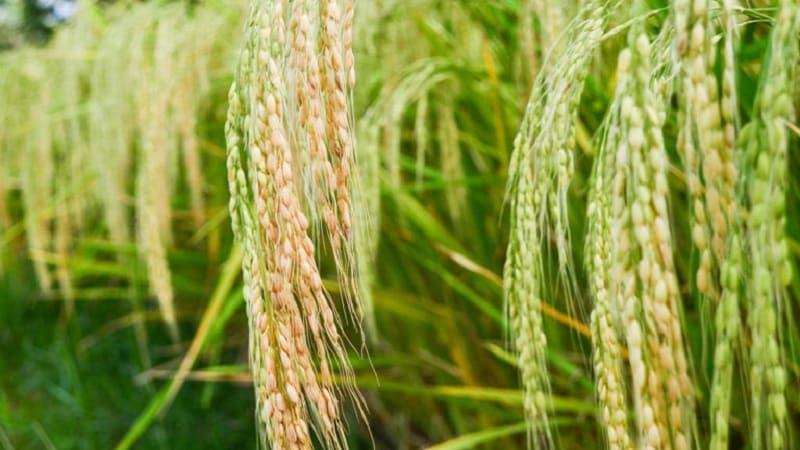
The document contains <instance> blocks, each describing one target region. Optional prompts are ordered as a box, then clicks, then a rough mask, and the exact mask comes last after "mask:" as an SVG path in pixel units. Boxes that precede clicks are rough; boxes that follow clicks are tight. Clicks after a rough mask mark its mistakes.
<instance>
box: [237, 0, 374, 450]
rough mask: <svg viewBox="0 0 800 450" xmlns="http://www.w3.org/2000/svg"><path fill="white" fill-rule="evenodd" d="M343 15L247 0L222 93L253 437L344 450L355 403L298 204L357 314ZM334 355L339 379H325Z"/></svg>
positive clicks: (328, 6)
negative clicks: (242, 32) (232, 71)
mask: <svg viewBox="0 0 800 450" xmlns="http://www.w3.org/2000/svg"><path fill="white" fill-rule="evenodd" d="M351 20H352V5H349V4H345V5H344V7H343V8H342V6H341V5H339V4H338V3H337V2H334V1H323V2H322V4H320V2H319V1H317V0H303V1H297V2H294V3H293V4H289V3H288V2H284V1H281V0H270V1H254V2H252V3H251V6H250V16H249V19H248V29H247V39H246V44H245V47H244V48H243V50H242V54H241V57H240V67H239V70H238V72H237V77H236V80H237V81H236V82H235V83H234V85H233V86H232V88H231V92H230V99H229V100H230V102H229V113H228V121H227V125H226V136H227V141H228V179H229V189H230V191H231V203H230V209H231V217H232V218H233V219H232V222H233V223H232V224H233V228H234V231H235V233H236V234H237V238H238V239H239V240H240V241H241V242H242V248H243V252H244V259H243V263H242V270H243V273H244V279H245V288H244V296H245V300H246V302H247V308H248V316H249V322H250V339H251V340H250V363H251V368H252V371H253V374H254V384H255V390H256V403H257V417H258V420H259V424H260V427H259V428H260V430H261V432H262V433H263V434H262V443H263V444H264V445H267V443H269V444H271V445H272V447H273V448H309V449H310V448H311V446H312V440H311V430H313V431H314V432H315V433H316V434H317V436H318V437H319V438H320V439H321V441H322V442H323V444H325V446H327V447H332V448H345V447H346V446H347V444H346V440H345V434H344V422H343V418H342V406H341V402H340V399H341V398H342V396H345V397H347V398H350V399H352V400H354V401H355V403H356V406H357V407H358V408H359V410H361V408H362V406H361V401H360V400H359V397H358V396H357V394H356V393H355V390H354V389H353V387H352V369H350V368H349V366H348V364H347V354H346V352H345V350H344V338H343V337H342V336H341V335H340V333H339V329H338V327H339V324H338V318H337V313H336V312H335V310H334V307H333V305H332V301H331V298H330V296H329V294H328V293H327V292H326V290H325V289H324V287H323V286H322V282H321V276H320V272H319V268H318V265H317V261H316V259H315V246H314V244H313V242H312V240H311V237H310V236H309V231H310V227H311V226H312V225H313V224H312V223H311V222H310V221H309V219H308V216H307V214H306V213H305V212H304V211H303V202H308V204H312V203H314V202H317V204H316V205H315V206H316V207H318V208H319V210H316V209H313V210H312V211H314V212H313V213H312V217H314V216H320V219H321V221H322V230H323V231H324V233H325V236H326V238H327V241H328V242H329V243H330V248H331V250H332V253H333V257H334V261H335V262H336V265H337V268H338V272H339V275H340V282H341V285H342V288H343V290H344V292H345V294H344V295H343V298H344V300H345V302H346V306H347V308H348V311H349V313H350V314H351V315H355V314H356V312H357V311H358V308H359V307H358V305H357V304H355V302H356V301H357V298H358V297H357V294H356V289H357V288H358V286H359V284H358V280H357V279H356V277H355V270H356V269H357V263H356V262H355V261H354V259H353V258H352V255H353V253H352V252H353V250H352V245H353V239H351V233H355V236H358V234H357V233H358V232H359V231H358V230H357V229H356V230H352V229H351V228H352V226H353V225H354V223H355V224H356V225H357V224H359V223H360V222H359V221H358V220H356V221H355V222H353V221H352V220H351V216H350V214H351V211H350V208H351V204H350V198H351V196H350V189H352V184H351V183H353V178H351V177H356V179H357V175H355V174H354V169H355V165H354V147H353V146H354V140H353V136H352V124H351V122H350V120H351V119H350V118H351V112H350V106H349V100H348V94H347V92H348V90H349V89H351V88H352V84H353V83H354V81H355V80H354V76H353V75H352V70H353V66H352V54H351V53H350V45H351V42H350V37H349V36H350V34H349V33H350V31H349V27H350V25H348V22H350V21H351ZM319 56H321V57H319ZM356 239H357V238H356ZM332 360H335V361H337V362H338V364H339V366H340V367H341V371H342V377H343V379H344V381H345V384H344V385H343V386H337V385H335V384H334V378H333V373H332V370H331V361H332Z"/></svg>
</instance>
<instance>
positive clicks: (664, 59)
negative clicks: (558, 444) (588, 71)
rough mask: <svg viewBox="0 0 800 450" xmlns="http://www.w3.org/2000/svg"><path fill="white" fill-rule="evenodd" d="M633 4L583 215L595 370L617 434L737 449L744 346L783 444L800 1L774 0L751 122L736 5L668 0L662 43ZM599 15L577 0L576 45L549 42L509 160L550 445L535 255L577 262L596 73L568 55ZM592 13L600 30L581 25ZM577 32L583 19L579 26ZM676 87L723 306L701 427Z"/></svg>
mask: <svg viewBox="0 0 800 450" xmlns="http://www.w3.org/2000/svg"><path fill="white" fill-rule="evenodd" d="M641 3H643V2H641ZM593 6H594V7H597V6H598V5H593ZM598 9H600V8H598ZM608 10H609V8H608V6H606V8H605V11H608ZM633 10H634V13H633V15H632V16H631V17H632V20H631V22H630V29H629V32H628V45H627V48H625V49H623V50H622V51H621V52H620V53H619V58H618V66H617V76H616V90H615V93H614V97H613V101H612V103H611V107H610V109H609V111H608V114H607V116H606V118H605V121H604V124H603V126H602V128H601V132H600V133H599V135H598V139H597V154H596V155H595V162H594V170H593V171H592V176H591V181H590V184H589V186H590V192H589V201H588V210H587V215H586V218H587V239H586V250H585V253H584V255H585V267H586V271H587V277H588V287H589V291H590V292H591V294H592V297H593V300H594V307H593V311H592V314H591V319H590V323H591V330H592V343H593V356H594V367H595V372H596V379H597V392H598V401H599V403H600V406H601V414H600V416H601V417H600V418H601V421H602V423H603V425H604V431H605V434H606V436H607V442H608V446H609V448H612V449H631V448H647V449H678V450H679V449H687V448H690V447H696V446H701V447H705V446H709V447H710V448H712V449H714V450H723V449H726V448H728V445H729V416H730V412H731V396H732V392H733V390H732V386H733V379H734V368H735V365H734V358H735V356H736V355H737V354H743V355H745V359H744V361H743V364H744V367H748V368H749V370H747V371H746V372H747V373H744V374H743V379H744V380H745V382H746V383H747V384H746V386H747V387H748V388H749V390H750V401H749V403H748V406H747V407H748V411H747V412H746V414H747V415H748V417H749V419H750V426H751V429H752V436H753V441H752V443H753V448H772V449H778V448H787V446H789V442H788V438H789V436H788V435H787V428H786V420H787V414H788V413H787V406H786V400H785V389H786V385H787V377H788V375H787V373H786V369H785V368H784V365H785V361H784V360H783V358H784V357H783V356H782V352H783V350H782V348H783V347H784V346H785V344H783V343H782V332H781V327H782V324H783V323H786V320H787V319H786V317H785V313H786V310H787V308H786V306H784V305H785V295H786V294H785V287H786V286H787V285H788V284H789V283H790V281H791V279H792V270H791V262H790V260H789V257H790V256H789V251H788V246H787V240H786V237H785V225H786V213H785V209H786V207H785V202H786V199H785V196H786V193H785V192H784V189H785V186H786V182H787V179H786V171H787V156H786V154H787V149H788V144H789V141H790V136H789V133H790V131H789V128H788V127H787V126H786V123H793V120H794V117H795V116H794V111H793V108H792V100H791V99H793V98H794V97H793V95H794V91H793V90H792V89H793V88H794V87H795V86H796V81H792V80H795V76H796V67H797V62H798V49H797V46H798V42H797V33H798V30H800V22H799V21H800V8H799V7H798V5H797V3H796V2H793V1H782V2H778V8H777V10H776V11H777V12H776V16H775V24H774V27H773V31H772V35H771V38H770V39H771V45H770V50H769V53H768V55H767V56H766V58H765V60H764V66H763V69H762V70H763V71H764V75H763V77H762V79H763V80H764V81H763V82H762V84H761V85H760V86H759V93H758V96H757V100H756V105H755V112H754V115H753V117H752V121H751V122H750V123H749V124H748V125H746V126H745V127H744V128H743V129H742V132H741V133H737V130H738V129H739V127H740V126H739V124H738V121H739V118H738V110H739V108H740V107H739V104H738V99H737V98H736V89H735V73H736V61H735V60H734V56H735V48H736V46H737V45H738V42H737V29H736V27H737V17H736V14H737V11H739V10H740V8H739V7H738V5H736V2H734V1H733V0H725V1H722V2H718V3H713V2H709V1H707V0H680V1H675V2H672V3H671V6H670V8H669V10H668V14H669V17H667V18H666V19H661V20H665V21H664V23H663V26H662V27H661V32H660V33H659V35H658V36H657V37H656V38H655V39H654V40H652V41H651V38H650V36H649V35H648V33H647V32H646V27H645V21H646V20H647V18H648V17H649V16H651V12H649V11H646V10H645V8H644V5H643V4H638V7H637V8H633ZM526 11H527V10H526ZM595 14H598V13H595ZM594 20H598V22H597V24H596V25H594V23H593V21H594ZM604 20H605V19H604V18H603V17H593V16H592V15H584V16H581V14H578V16H577V19H576V21H574V22H573V23H572V24H571V25H570V26H569V28H568V31H567V32H566V33H565V34H566V35H570V36H573V39H572V42H573V43H570V44H568V45H566V46H564V47H563V48H560V49H559V47H558V44H557V43H554V44H552V45H553V51H552V53H551V56H550V57H551V58H554V61H551V64H550V66H551V67H552V69H549V71H547V69H545V72H544V73H542V74H540V75H539V79H538V80H537V83H536V85H535V86H534V90H533V95H532V97H531V100H530V103H529V105H528V111H527V112H526V115H525V118H524V119H523V124H522V127H521V131H520V134H519V135H518V136H517V141H516V142H515V149H514V154H513V157H512V162H511V170H510V180H511V181H510V184H511V186H512V191H511V194H512V196H511V199H510V202H511V220H512V222H511V227H512V229H511V237H510V244H509V249H508V254H507V257H508V259H507V263H506V264H507V265H506V272H505V280H506V296H507V302H508V303H507V305H508V310H509V314H510V319H511V321H512V325H513V328H514V332H515V343H516V346H517V349H518V351H519V355H520V367H521V372H522V378H523V382H524V384H525V390H526V397H525V407H526V413H527V417H528V419H529V420H530V422H531V423H532V424H533V425H535V426H536V427H537V429H543V430H544V431H542V432H541V433H540V432H536V434H534V435H533V437H534V439H533V443H534V444H536V446H537V447H540V448H548V447H552V446H553V439H552V437H551V434H550V432H549V431H547V415H546V411H547V406H546V399H545V398H546V396H547V394H548V386H549V382H548V380H547V369H546V367H545V361H544V346H545V342H546V338H545V336H544V333H543V331H542V323H541V315H540V313H539V309H540V307H541V305H540V302H541V300H540V299H541V298H542V296H543V295H545V292H546V291H545V289H547V288H546V286H545V283H546V282H547V281H548V277H547V272H546V269H545V265H544V263H543V259H542V258H543V256H542V254H543V252H546V251H548V250H546V249H547V248H548V246H550V245H553V246H554V247H555V250H556V254H557V256H558V264H559V265H560V270H559V273H560V276H562V277H567V278H568V277H570V276H571V274H570V273H569V267H568V266H569V263H570V260H569V258H570V254H569V250H568V245H569V234H568V229H566V228H565V226H564V221H565V220H566V206H567V205H566V190H567V189H568V187H569V183H570V180H571V176H572V165H573V163H572V154H571V152H572V147H574V143H573V140H574V138H573V137H572V136H571V133H573V131H572V126H571V125H570V124H571V123H573V122H572V121H573V116H572V114H574V111H575V108H576V104H575V102H577V98H578V97H579V95H580V91H579V88H577V87H576V85H577V86H579V85H580V84H581V83H582V81H583V77H585V71H584V69H580V70H576V71H574V72H569V71H568V70H567V69H566V67H573V68H574V67H581V66H582V65H583V64H586V60H585V57H586V56H585V55H590V54H591V53H592V52H593V51H595V49H596V47H597V45H598V42H599V41H600V40H601V37H600V36H599V35H595V34H593V33H600V32H601V31H602V25H603V21H604ZM593 27H594V29H595V30H596V31H591V32H590V31H588V30H591V29H592V28H593ZM581 30H583V32H585V33H586V34H585V35H582V36H579V35H577V33H580V32H581ZM792 36H794V37H793V38H792ZM523 38H524V36H523ZM523 40H524V39H523ZM523 47H524V45H523ZM523 51H524V48H523ZM582 52H585V53H582ZM565 60H568V61H565ZM718 60H719V61H718ZM562 64H563V65H562ZM569 64H572V66H569ZM544 67H547V65H545V66H544ZM559 83H560V84H559ZM673 98H674V99H675V100H676V102H677V104H678V105H679V108H678V110H677V129H678V136H677V150H678V155H679V157H680V159H681V160H682V162H683V164H684V168H685V174H686V182H687V183H686V184H687V194H688V201H689V204H690V205H691V208H690V215H689V217H690V218H691V222H690V224H689V227H690V236H691V238H692V242H693V244H694V247H695V248H696V252H697V256H698V257H697V261H696V266H695V269H694V270H695V271H694V272H693V274H694V276H693V277H692V281H693V282H694V283H693V286H694V287H695V288H696V292H697V294H698V296H699V297H700V298H702V299H704V300H707V301H708V303H707V305H708V306H709V307H710V308H711V310H712V311H714V314H715V315H714V317H715V320H714V324H713V328H712V329H713V332H714V336H715V339H714V341H715V342H714V343H715V346H714V349H713V375H712V377H711V379H710V380H709V381H710V387H709V399H708V403H707V405H708V412H709V425H710V432H709V434H708V435H707V439H708V440H706V436H701V435H699V434H698V425H697V405H696V404H695V397H696V392H697V389H696V388H695V386H694V385H693V381H692V377H691V375H692V374H691V372H692V369H691V364H690V359H689V353H688V352H687V349H686V347H687V346H686V344H685V343H684V336H683V330H682V323H683V311H682V310H683V307H682V296H681V293H680V290H681V286H680V284H679V279H678V273H677V270H676V264H675V261H674V258H675V255H677V251H678V250H677V249H676V248H675V247H674V246H673V243H672V241H673V236H672V233H673V231H672V228H673V227H674V226H675V225H674V224H672V223H671V220H672V215H671V213H670V211H669V202H670V197H671V195H672V194H671V190H670V186H669V183H668V176H667V175H668V172H669V168H670V165H671V164H673V162H672V161H671V159H670V157H669V155H668V152H667V145H666V144H665V139H664V137H663V133H662V130H663V129H664V126H665V123H666V120H667V108H668V106H669V104H670V102H672V101H673ZM551 121H553V123H559V124H560V126H555V125H550V123H551ZM737 134H740V135H739V136H738V140H737ZM548 242H549V243H548ZM565 267H566V269H565ZM566 281H567V282H566V283H564V285H566V286H569V285H570V283H569V279H567V280H566ZM743 313H744V314H746V318H747V319H746V324H747V325H748V327H747V328H746V329H745V331H741V330H740V327H741V326H742V325H743V321H742V318H741V316H742V314H743ZM743 334H744V335H745V336H744V338H743V336H742V335H743ZM742 346H743V347H742ZM743 350H744V351H743ZM631 412H632V413H633V414H632V415H630V413H631Z"/></svg>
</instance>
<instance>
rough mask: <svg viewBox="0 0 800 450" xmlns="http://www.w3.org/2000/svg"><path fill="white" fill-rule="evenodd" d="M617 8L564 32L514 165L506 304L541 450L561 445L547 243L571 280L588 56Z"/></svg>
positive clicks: (602, 7)
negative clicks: (570, 212) (550, 362)
mask: <svg viewBox="0 0 800 450" xmlns="http://www.w3.org/2000/svg"><path fill="white" fill-rule="evenodd" d="M613 7H614V4H613V3H607V2H590V3H589V4H587V5H585V6H584V7H583V8H582V9H581V11H580V12H579V14H578V16H577V17H576V19H575V20H574V21H573V22H572V23H571V24H570V26H569V28H568V29H567V30H566V31H565V32H564V33H563V36H567V35H574V40H572V41H570V43H569V45H568V46H567V47H566V48H565V50H564V51H563V52H562V53H560V54H555V55H553V54H551V57H552V58H553V62H552V64H553V68H552V70H551V71H549V72H546V73H545V72H542V73H541V74H540V75H539V78H538V79H537V81H536V84H535V85H534V87H533V90H532V92H531V94H530V98H529V101H528V106H527V109H526V112H525V115H524V117H523V119H522V125H521V126H520V132H519V134H518V135H517V137H516V139H515V141H514V150H513V153H512V155H511V162H510V165H509V190H510V193H509V195H510V221H511V222H510V223H511V231H510V238H509V244H508V249H507V253H506V263H505V267H504V270H503V284H504V289H503V290H504V296H505V299H504V303H505V305H506V308H507V313H508V318H509V321H510V323H511V328H512V330H513V335H514V344H515V348H516V351H517V352H518V357H519V367H520V371H521V376H522V382H523V385H524V389H525V400H524V405H525V417H526V421H527V422H528V424H529V430H528V431H529V436H530V438H531V440H532V443H533V445H534V447H535V448H553V447H554V445H555V443H554V440H553V437H552V433H551V431H550V429H549V426H548V414H547V410H548V406H547V402H548V400H547V398H548V397H549V394H550V385H549V380H548V376H547V367H546V362H545V352H544V349H545V346H546V343H547V339H546V337H545V334H544V330H543V326H542V314H541V302H542V297H543V296H544V295H545V291H544V289H545V283H546V282H547V280H546V279H545V276H546V272H545V270H544V267H545V264H544V249H543V247H544V245H545V241H546V238H547V237H548V236H552V238H553V239H554V240H555V242H556V249H557V253H558V261H559V271H560V272H561V273H562V275H565V276H568V275H567V270H568V269H569V268H570V267H571V264H570V260H571V257H570V254H569V250H568V248H569V247H568V241H569V233H568V230H567V227H566V215H567V190H568V188H569V184H570V181H571V177H572V174H573V172H574V167H573V164H574V163H573V154H572V151H573V149H574V145H575V130H574V128H573V127H572V125H571V124H573V123H574V119H575V114H576V109H575V108H576V107H577V104H578V103H579V99H580V94H581V90H582V87H583V78H584V77H585V76H586V74H587V72H588V65H589V62H590V58H591V56H592V54H593V52H594V50H595V49H596V47H597V46H598V45H599V44H600V40H601V37H602V33H603V28H604V24H605V19H606V18H607V16H608V14H610V11H611V10H612V9H613ZM556 124H558V125H556ZM551 227H552V228H551ZM534 424H536V425H537V426H536V428H534Z"/></svg>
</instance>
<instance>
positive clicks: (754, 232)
mask: <svg viewBox="0 0 800 450" xmlns="http://www.w3.org/2000/svg"><path fill="white" fill-rule="evenodd" d="M798 30H800V5H798V4H797V3H796V2H793V1H782V2H779V5H778V10H777V15H776V20H775V26H774V28H773V30H772V34H771V39H770V48H769V55H768V61H767V63H766V65H765V68H764V69H765V74H764V78H763V83H762V85H761V89H760V90H759V93H758V97H757V99H756V111H755V114H754V118H753V121H752V122H751V123H749V124H748V125H747V126H746V127H745V128H744V129H743V130H742V133H741V142H742V147H743V149H744V158H745V166H746V167H747V168H749V169H750V170H749V174H748V177H747V178H748V183H747V196H748V199H749V204H750V211H749V216H748V218H747V241H748V243H749V246H750V252H749V258H750V267H751V270H752V280H751V282H750V283H749V284H748V285H747V293H748V297H749V301H748V305H747V309H748V319H747V323H748V326H749V329H750V334H751V339H752V343H751V347H750V373H749V375H750V377H749V382H750V388H751V399H750V401H751V408H752V410H751V412H750V420H751V427H752V433H753V448H756V449H761V448H770V449H781V448H789V447H791V443H790V442H788V439H787V437H788V436H787V419H788V415H787V408H786V381H787V380H786V379H787V374H786V369H785V367H784V356H783V345H781V342H782V333H783V331H782V329H783V326H782V324H783V323H785V320H786V319H785V317H784V315H785V314H786V311H787V309H786V307H785V306H784V305H785V303H786V291H785V288H786V286H788V285H789V283H791V280H792V264H791V260H790V258H791V256H790V252H789V248H788V242H787V238H786V194H787V193H786V190H785V189H786V188H785V186H787V151H788V147H789V144H788V142H789V130H788V129H787V127H786V123H793V122H794V120H795V111H794V108H793V105H792V98H794V95H795V92H794V89H795V86H796V85H795V83H794V82H793V80H794V79H795V78H794V77H795V75H796V70H797V69H796V67H797V62H798V53H799V51H798V42H797V39H796V36H797V33H798Z"/></svg>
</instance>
